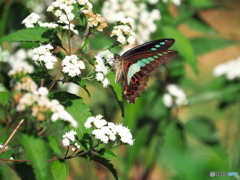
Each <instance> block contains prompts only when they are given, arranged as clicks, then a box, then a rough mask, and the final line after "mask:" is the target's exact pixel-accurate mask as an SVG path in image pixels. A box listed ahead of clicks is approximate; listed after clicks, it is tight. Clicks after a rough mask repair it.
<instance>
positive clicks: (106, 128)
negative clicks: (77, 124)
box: [84, 115, 134, 145]
mask: <svg viewBox="0 0 240 180" xmlns="http://www.w3.org/2000/svg"><path fill="white" fill-rule="evenodd" d="M102 117H103V116H102V115H97V116H96V117H94V116H92V117H89V118H88V119H87V121H86V122H85V123H84V126H85V127H86V128H87V129H89V128H91V127H93V131H92V134H93V135H94V136H95V138H96V139H99V140H100V141H102V142H103V143H105V144H107V143H108V141H109V140H110V141H116V140H118V139H120V141H121V142H122V143H125V144H129V145H133V142H134V140H133V138H132V134H131V132H130V130H129V129H128V128H126V127H124V126H123V125H122V124H118V125H116V124H114V123H112V122H107V121H106V120H105V119H102Z"/></svg>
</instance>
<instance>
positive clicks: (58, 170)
mask: <svg viewBox="0 0 240 180" xmlns="http://www.w3.org/2000/svg"><path fill="white" fill-rule="evenodd" d="M51 171H52V173H53V176H54V179H55V180H65V179H66V178H67V176H68V173H69V166H68V165H67V163H66V162H65V161H60V160H57V161H54V162H53V164H52V167H51Z"/></svg>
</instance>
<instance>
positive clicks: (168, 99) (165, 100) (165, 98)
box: [163, 93, 173, 107]
mask: <svg viewBox="0 0 240 180" xmlns="http://www.w3.org/2000/svg"><path fill="white" fill-rule="evenodd" d="M163 103H164V104H165V106H166V107H171V106H172V105H173V98H172V96H171V95H170V94H168V93H166V94H164V95H163Z"/></svg>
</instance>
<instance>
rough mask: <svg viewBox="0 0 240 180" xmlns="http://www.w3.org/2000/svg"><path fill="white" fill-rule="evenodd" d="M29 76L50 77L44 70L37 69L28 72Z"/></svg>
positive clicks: (34, 77) (35, 77) (37, 77)
mask: <svg viewBox="0 0 240 180" xmlns="http://www.w3.org/2000/svg"><path fill="white" fill-rule="evenodd" d="M29 76H30V77H31V78H33V79H39V78H44V79H47V78H50V77H51V76H50V75H49V74H48V73H47V72H46V71H45V70H37V71H35V72H33V73H31V74H29Z"/></svg>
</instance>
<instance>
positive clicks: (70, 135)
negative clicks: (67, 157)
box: [63, 130, 77, 141]
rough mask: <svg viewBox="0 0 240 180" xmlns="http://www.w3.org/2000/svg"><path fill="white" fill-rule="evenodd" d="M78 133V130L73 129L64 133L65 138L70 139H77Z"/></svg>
mask: <svg viewBox="0 0 240 180" xmlns="http://www.w3.org/2000/svg"><path fill="white" fill-rule="evenodd" d="M76 135H77V132H76V131H74V130H71V131H69V132H66V133H65V134H64V135H63V138H67V139H69V140H70V141H75V140H76V137H75V136H76Z"/></svg>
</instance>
